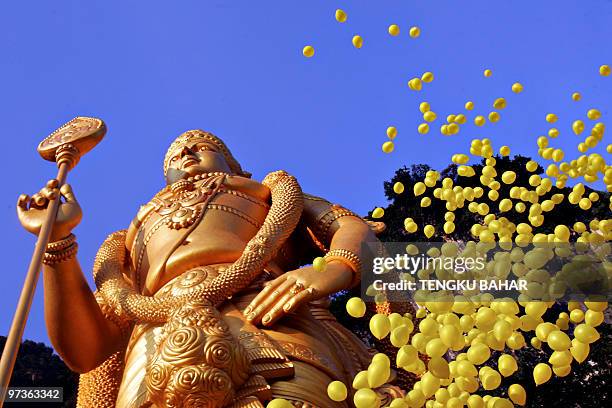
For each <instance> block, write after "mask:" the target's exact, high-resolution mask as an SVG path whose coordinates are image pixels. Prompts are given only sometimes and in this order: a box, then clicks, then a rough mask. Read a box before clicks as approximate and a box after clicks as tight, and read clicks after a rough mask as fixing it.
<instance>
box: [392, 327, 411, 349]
mask: <svg viewBox="0 0 612 408" xmlns="http://www.w3.org/2000/svg"><path fill="white" fill-rule="evenodd" d="M409 336H410V330H409V329H408V326H406V325H405V324H403V325H401V326H399V327H396V328H395V329H393V330H392V331H391V337H390V339H391V344H393V346H395V347H402V346H404V345H405V344H406V343H407V342H408V337H409Z"/></svg>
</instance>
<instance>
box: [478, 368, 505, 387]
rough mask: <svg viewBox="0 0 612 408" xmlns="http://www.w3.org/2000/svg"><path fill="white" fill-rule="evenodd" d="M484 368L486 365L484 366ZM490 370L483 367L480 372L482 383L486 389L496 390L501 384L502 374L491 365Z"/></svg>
mask: <svg viewBox="0 0 612 408" xmlns="http://www.w3.org/2000/svg"><path fill="white" fill-rule="evenodd" d="M483 368H484V367H483ZM487 368H489V369H488V370H483V369H481V370H480V372H479V373H478V374H479V377H480V383H481V384H482V388H484V389H485V390H487V391H489V390H494V389H496V388H497V387H499V386H500V385H501V381H502V378H501V375H500V374H499V373H498V372H497V371H495V370H493V369H492V368H490V367H487Z"/></svg>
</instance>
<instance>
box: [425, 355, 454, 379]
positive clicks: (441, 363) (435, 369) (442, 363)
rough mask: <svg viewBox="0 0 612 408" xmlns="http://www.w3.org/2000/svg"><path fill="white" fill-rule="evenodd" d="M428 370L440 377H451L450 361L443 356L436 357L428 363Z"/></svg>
mask: <svg viewBox="0 0 612 408" xmlns="http://www.w3.org/2000/svg"><path fill="white" fill-rule="evenodd" d="M427 370H428V371H429V372H430V373H432V374H433V375H435V376H436V377H438V378H440V379H444V378H449V376H450V370H449V368H448V362H447V361H446V360H445V359H444V358H442V357H435V358H432V359H431V360H429V362H428V363H427Z"/></svg>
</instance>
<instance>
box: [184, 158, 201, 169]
mask: <svg viewBox="0 0 612 408" xmlns="http://www.w3.org/2000/svg"><path fill="white" fill-rule="evenodd" d="M196 164H198V160H196V159H187V160H186V161H185V162H183V165H182V166H181V168H182V169H186V168H187V167H191V166H193V165H196Z"/></svg>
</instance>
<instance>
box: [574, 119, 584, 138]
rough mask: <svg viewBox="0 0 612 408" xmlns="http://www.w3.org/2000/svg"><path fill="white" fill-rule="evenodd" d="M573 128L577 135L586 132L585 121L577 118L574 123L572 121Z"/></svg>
mask: <svg viewBox="0 0 612 408" xmlns="http://www.w3.org/2000/svg"><path fill="white" fill-rule="evenodd" d="M572 130H573V131H574V133H575V134H576V135H579V134H581V133H582V132H584V122H583V121H581V120H575V121H574V123H572Z"/></svg>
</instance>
